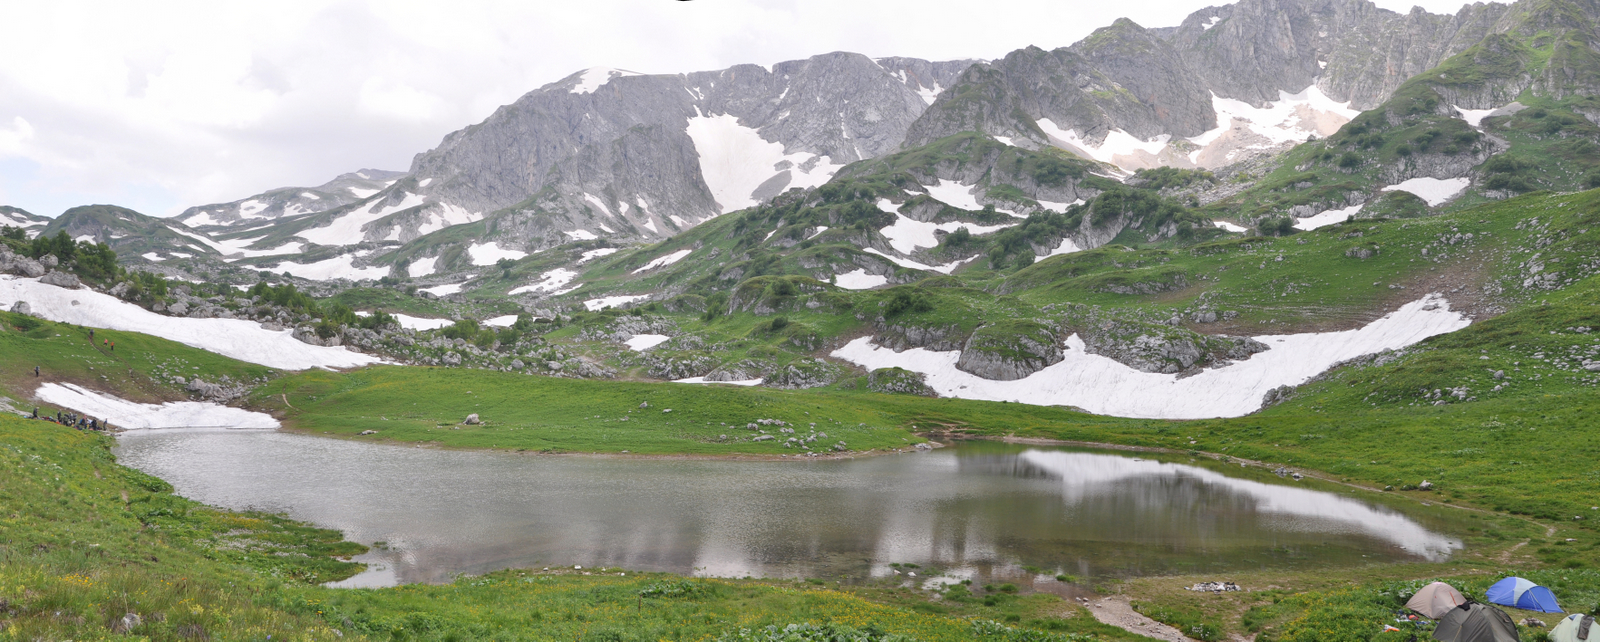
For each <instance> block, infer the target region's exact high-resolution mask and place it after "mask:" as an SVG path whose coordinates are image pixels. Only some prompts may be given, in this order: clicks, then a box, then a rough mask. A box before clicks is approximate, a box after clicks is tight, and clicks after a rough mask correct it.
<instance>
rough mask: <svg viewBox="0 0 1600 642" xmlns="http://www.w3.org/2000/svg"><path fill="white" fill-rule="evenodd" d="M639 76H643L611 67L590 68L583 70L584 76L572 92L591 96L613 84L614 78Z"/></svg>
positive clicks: (579, 79)
mask: <svg viewBox="0 0 1600 642" xmlns="http://www.w3.org/2000/svg"><path fill="white" fill-rule="evenodd" d="M639 75H642V74H640V73H638V72H634V71H627V70H624V69H612V68H610V67H590V68H588V69H585V70H583V76H582V77H580V78H578V84H577V85H575V86H573V87H572V90H571V91H572V93H574V94H591V93H594V90H596V89H599V88H600V87H601V86H603V85H605V84H606V83H608V82H611V79H612V78H621V77H623V76H639Z"/></svg>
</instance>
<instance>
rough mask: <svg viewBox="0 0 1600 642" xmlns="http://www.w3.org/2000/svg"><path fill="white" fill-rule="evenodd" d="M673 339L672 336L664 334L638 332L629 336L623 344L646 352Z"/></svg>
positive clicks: (630, 348)
mask: <svg viewBox="0 0 1600 642" xmlns="http://www.w3.org/2000/svg"><path fill="white" fill-rule="evenodd" d="M671 340H672V337H669V336H667V335H664V334H636V335H633V336H632V337H629V338H628V340H627V341H624V342H623V344H624V345H627V346H628V349H629V350H632V351H634V352H644V351H645V350H649V349H651V348H654V347H656V346H658V345H661V344H663V343H666V342H668V341H671Z"/></svg>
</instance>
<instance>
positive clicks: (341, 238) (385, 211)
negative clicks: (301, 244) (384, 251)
mask: <svg viewBox="0 0 1600 642" xmlns="http://www.w3.org/2000/svg"><path fill="white" fill-rule="evenodd" d="M383 200H387V199H383ZM378 203H379V201H372V202H370V203H367V204H366V205H363V206H361V207H358V208H356V209H354V210H351V211H349V212H346V213H345V214H342V215H340V216H339V217H338V218H336V219H333V221H332V222H330V223H329V224H328V225H327V226H325V227H313V228H310V229H306V230H301V231H300V232H298V233H296V234H295V236H298V237H300V238H303V239H305V240H307V241H311V242H312V243H316V244H318V245H354V244H356V243H360V242H361V241H362V240H364V239H365V238H366V235H365V234H364V233H363V232H362V231H361V228H363V227H365V226H366V225H367V224H368V223H371V222H373V221H376V220H378V219H381V218H383V217H385V216H388V215H390V214H393V213H395V212H399V211H401V210H406V209H410V208H413V207H416V206H418V205H421V204H422V203H423V196H422V195H421V194H406V195H405V197H404V198H402V199H401V200H400V202H399V203H397V204H395V205H391V206H388V207H380V206H379V205H378Z"/></svg>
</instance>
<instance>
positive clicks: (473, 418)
mask: <svg viewBox="0 0 1600 642" xmlns="http://www.w3.org/2000/svg"><path fill="white" fill-rule="evenodd" d="M461 423H464V424H466V425H468V426H476V425H478V424H479V423H481V422H480V421H478V413H472V414H470V415H467V418H466V420H465V421H462V422H461Z"/></svg>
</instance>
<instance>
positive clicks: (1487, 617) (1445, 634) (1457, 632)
mask: <svg viewBox="0 0 1600 642" xmlns="http://www.w3.org/2000/svg"><path fill="white" fill-rule="evenodd" d="M1433 639H1435V640H1440V641H1441V642H1520V641H1521V638H1519V637H1517V625H1516V624H1515V623H1513V622H1512V621H1511V616H1509V615H1506V612H1505V611H1502V610H1500V609H1497V608H1495V607H1492V606H1489V605H1487V604H1479V603H1477V602H1468V603H1466V604H1463V605H1461V606H1458V607H1456V608H1454V609H1451V610H1450V612H1449V613H1446V614H1444V616H1443V617H1441V618H1439V627H1438V628H1436V629H1434V630H1433Z"/></svg>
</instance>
